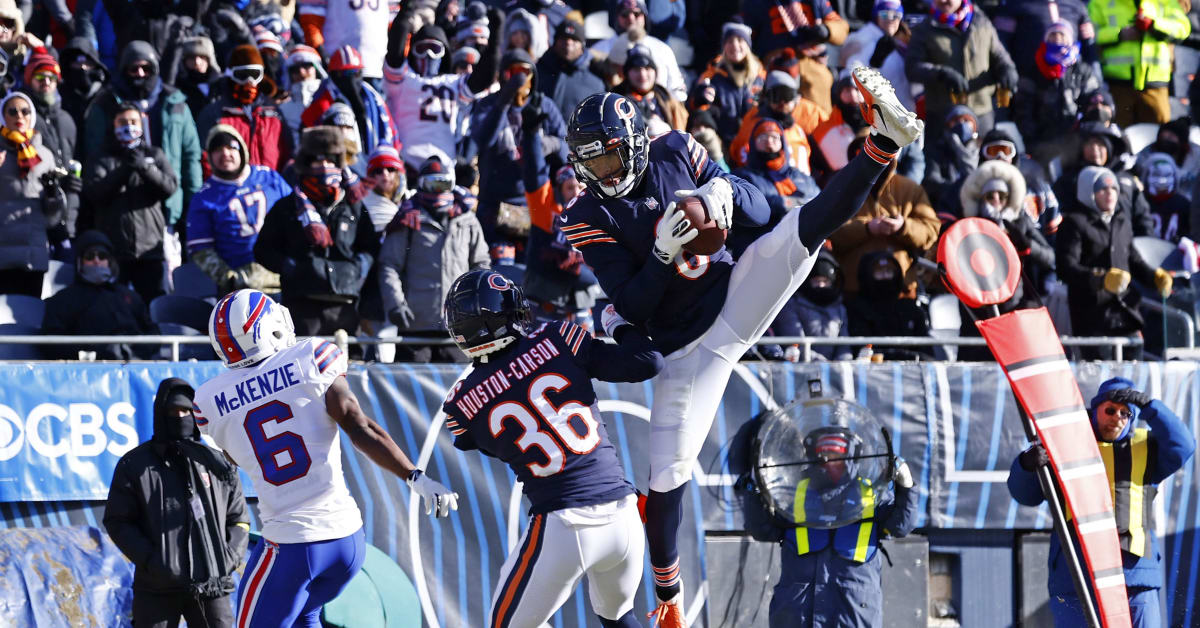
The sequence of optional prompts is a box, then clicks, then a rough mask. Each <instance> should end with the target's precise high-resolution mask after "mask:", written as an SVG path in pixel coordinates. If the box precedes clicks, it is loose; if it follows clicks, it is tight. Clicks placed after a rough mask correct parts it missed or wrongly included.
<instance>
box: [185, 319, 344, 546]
mask: <svg viewBox="0 0 1200 628" xmlns="http://www.w3.org/2000/svg"><path fill="white" fill-rule="evenodd" d="M345 373H346V357H345V355H343V353H342V351H341V350H339V349H338V348H337V347H336V346H335V345H333V344H332V343H330V342H326V341H324V340H319V339H317V338H305V339H302V340H300V342H298V343H296V344H295V345H292V346H291V347H288V348H287V349H284V350H283V351H280V352H278V353H276V354H275V355H272V356H271V357H269V358H267V359H265V360H263V361H262V362H259V363H258V364H255V365H254V366H251V367H247V368H237V369H229V370H227V371H225V372H224V373H221V374H220V375H218V376H216V377H214V378H213V379H210V380H208V381H207V382H205V383H204V385H202V386H200V388H199V389H198V390H197V391H196V399H195V406H196V408H195V410H196V424H197V425H198V426H199V427H200V431H201V432H202V433H204V434H207V435H209V436H211V437H212V439H213V441H215V442H216V444H217V446H218V447H220V448H221V449H223V450H225V453H227V454H229V457H230V458H232V459H233V461H234V462H235V463H237V465H238V466H239V467H241V468H242V469H245V470H246V473H248V474H250V479H251V480H252V481H253V483H254V488H255V490H257V491H258V508H259V515H260V516H261V518H262V522H263V529H262V533H263V536H265V537H266V538H267V539H269V540H271V541H274V542H276V543H308V542H312V541H326V540H331V539H340V538H343V537H346V536H349V535H351V534H353V533H354V532H356V531H358V529H359V528H361V527H362V515H361V514H360V513H359V511H358V506H357V505H356V504H355V503H354V498H353V497H351V496H350V491H349V489H347V488H346V479H345V477H344V476H343V475H342V448H341V445H340V441H339V439H338V426H337V423H335V422H334V420H333V418H332V417H330V416H329V414H328V412H326V410H325V391H326V390H327V389H328V388H329V386H330V384H332V383H333V381H334V379H335V378H337V377H338V376H341V375H344V374H345Z"/></svg>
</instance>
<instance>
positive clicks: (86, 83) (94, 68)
mask: <svg viewBox="0 0 1200 628" xmlns="http://www.w3.org/2000/svg"><path fill="white" fill-rule="evenodd" d="M60 58H61V59H62V75H63V80H62V83H61V84H60V85H59V86H58V93H59V94H60V95H61V96H62V106H63V109H65V110H66V111H67V113H69V114H70V115H71V120H73V121H74V122H75V123H76V127H78V126H80V123H82V122H83V119H84V114H85V112H86V111H87V108H88V106H90V105H91V104H92V100H94V99H95V97H96V95H97V94H99V93H100V92H101V90H103V89H104V87H105V85H106V84H107V83H108V69H107V68H105V67H104V63H103V62H101V61H100V54H99V53H98V52H96V46H95V45H94V44H92V41H91V40H90V39H87V38H86V37H75V38H73V39H71V40H70V41H69V42H67V46H66V47H65V48H63V49H62V54H61V57H60ZM80 155H83V153H82V152H81V153H80Z"/></svg>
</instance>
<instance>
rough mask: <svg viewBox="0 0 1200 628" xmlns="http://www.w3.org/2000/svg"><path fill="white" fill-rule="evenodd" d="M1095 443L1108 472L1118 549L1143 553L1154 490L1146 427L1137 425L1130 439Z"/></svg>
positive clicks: (1153, 448) (1151, 450)
mask: <svg viewBox="0 0 1200 628" xmlns="http://www.w3.org/2000/svg"><path fill="white" fill-rule="evenodd" d="M1096 444H1097V445H1099V446H1100V457H1101V458H1102V459H1103V460H1104V469H1105V470H1106V471H1107V472H1108V486H1109V488H1110V489H1111V490H1112V499H1113V505H1114V514H1115V515H1116V518H1117V534H1118V536H1119V537H1120V539H1121V549H1123V550H1125V551H1126V552H1129V553H1130V554H1134V555H1137V556H1145V555H1146V549H1147V544H1146V530H1149V529H1152V528H1153V525H1154V524H1153V521H1154V520H1153V516H1154V506H1153V504H1154V495H1155V494H1156V493H1157V492H1158V487H1157V486H1156V485H1154V484H1151V480H1150V473H1151V472H1152V471H1153V469H1154V458H1155V453H1156V449H1157V447H1156V446H1155V442H1154V441H1153V440H1151V439H1150V430H1147V429H1145V428H1138V429H1136V430H1134V432H1133V436H1132V437H1130V438H1126V439H1124V440H1121V441H1117V442H1115V443H1106V442H1104V441H1098V442H1097V443H1096Z"/></svg>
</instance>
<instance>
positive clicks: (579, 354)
mask: <svg viewBox="0 0 1200 628" xmlns="http://www.w3.org/2000/svg"><path fill="white" fill-rule="evenodd" d="M593 342H594V341H593V339H592V336H591V334H589V333H588V332H587V331H585V330H584V329H583V328H582V327H579V326H578V325H575V324H574V323H570V322H565V321H564V322H555V323H548V324H546V325H543V326H541V327H540V328H539V329H537V330H536V331H534V332H533V333H532V334H530V335H529V336H525V337H521V338H519V339H518V340H517V342H516V343H515V344H514V345H513V346H514V347H515V348H514V349H511V350H508V351H507V352H506V353H505V354H504V355H505V356H507V359H500V360H495V359H493V360H489V361H487V362H478V363H476V364H475V365H474V367H473V368H474V370H473V371H472V372H471V373H470V374H469V375H467V377H466V378H464V379H463V380H461V381H460V382H459V383H458V384H456V385H455V387H454V388H453V389H452V390H451V391H450V393H449V395H448V396H447V397H446V402H445V404H444V405H443V406H442V409H443V410H444V411H445V412H446V427H447V428H448V429H449V430H450V433H451V434H453V435H454V446H455V447H457V448H459V449H461V450H464V451H469V450H472V449H478V450H480V451H481V452H483V453H485V454H487V455H489V456H492V457H493V458H498V459H500V460H502V461H503V462H505V463H507V464H508V465H509V466H510V467H511V468H512V470H513V472H514V473H516V475H517V479H518V480H520V481H521V482H522V483H523V484H524V490H525V494H526V495H527V496H528V497H529V501H530V503H531V507H530V509H529V512H530V514H540V513H546V512H550V511H554V510H560V509H563V508H574V507H578V506H590V505H593V504H602V503H605V502H610V501H613V500H617V499H620V498H622V497H624V496H626V495H630V494H632V493H633V487H632V486H631V485H630V484H629V482H628V481H627V480H626V479H625V476H624V474H623V472H622V471H621V464H620V461H619V460H618V459H617V452H616V449H615V448H614V447H613V445H612V443H611V442H609V440H608V431H607V430H606V429H605V428H604V422H603V421H602V420H601V417H600V412H599V410H598V409H597V407H596V391H595V390H594V389H593V388H592V376H591V374H590V371H591V368H590V365H589V361H590V359H591V351H590V349H591V345H592V343H593Z"/></svg>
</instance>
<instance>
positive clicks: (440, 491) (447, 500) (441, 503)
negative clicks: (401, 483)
mask: <svg viewBox="0 0 1200 628" xmlns="http://www.w3.org/2000/svg"><path fill="white" fill-rule="evenodd" d="M408 486H409V488H411V489H412V490H413V492H415V493H416V494H418V495H420V496H421V499H422V500H423V501H424V502H425V514H427V515H428V514H430V513H434V516H435V517H445V516H447V515H449V514H450V511H451V510H458V493H452V492H450V489H448V488H446V487H445V486H442V483H441V482H438V481H437V480H434V479H432V478H430V477H429V476H428V475H425V472H424V471H422V470H420V469H416V470H414V471H413V472H412V475H410V476H409V477H408Z"/></svg>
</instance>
